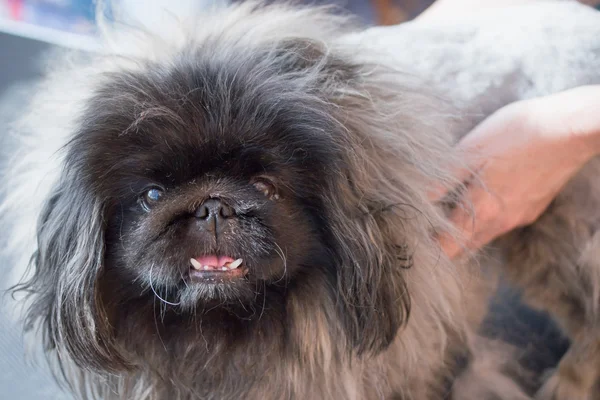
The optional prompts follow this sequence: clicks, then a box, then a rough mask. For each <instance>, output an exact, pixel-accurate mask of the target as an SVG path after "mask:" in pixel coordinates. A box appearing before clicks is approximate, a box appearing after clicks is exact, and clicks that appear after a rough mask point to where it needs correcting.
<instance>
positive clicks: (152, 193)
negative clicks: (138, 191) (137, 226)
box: [140, 188, 163, 212]
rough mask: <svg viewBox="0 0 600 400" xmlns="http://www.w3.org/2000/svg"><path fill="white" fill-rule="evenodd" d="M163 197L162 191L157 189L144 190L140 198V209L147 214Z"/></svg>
mask: <svg viewBox="0 0 600 400" xmlns="http://www.w3.org/2000/svg"><path fill="white" fill-rule="evenodd" d="M162 196H163V191H162V190H161V189H159V188H151V189H148V190H146V192H144V194H143V195H142V196H141V199H140V200H141V204H142V208H143V209H144V210H145V211H146V212H148V211H150V209H151V208H152V207H153V206H154V205H155V204H156V203H158V202H159V201H160V199H161V198H162Z"/></svg>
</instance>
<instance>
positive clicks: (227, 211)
mask: <svg viewBox="0 0 600 400" xmlns="http://www.w3.org/2000/svg"><path fill="white" fill-rule="evenodd" d="M220 213H221V217H223V218H231V217H233V214H234V212H233V208H231V207H229V206H227V205H225V204H222V205H221V210H220Z"/></svg>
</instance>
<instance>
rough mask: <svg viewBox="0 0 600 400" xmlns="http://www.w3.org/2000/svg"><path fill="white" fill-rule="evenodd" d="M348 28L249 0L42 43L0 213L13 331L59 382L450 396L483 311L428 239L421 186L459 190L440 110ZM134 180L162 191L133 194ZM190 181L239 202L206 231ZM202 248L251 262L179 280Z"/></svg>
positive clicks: (130, 391)
mask: <svg viewBox="0 0 600 400" xmlns="http://www.w3.org/2000/svg"><path fill="white" fill-rule="evenodd" d="M355 29H356V28H355V27H354V26H353V25H352V24H351V23H349V22H348V20H347V19H345V18H343V17H339V16H336V15H334V14H331V13H329V12H328V11H327V10H323V9H318V8H302V7H288V6H282V5H276V6H268V7H264V6H261V5H258V4H254V3H244V4H242V5H237V6H232V7H228V8H226V9H224V10H216V11H215V12H213V13H206V14H203V15H200V16H193V18H190V19H189V21H178V23H177V29H170V30H169V29H168V31H169V32H170V34H169V36H160V37H157V36H152V35H151V34H148V33H143V32H141V31H134V30H129V29H125V28H123V27H121V28H117V29H115V28H114V27H111V28H108V27H105V32H104V34H105V39H106V43H107V45H106V47H103V48H102V49H101V51H100V52H99V53H97V54H93V55H90V54H86V55H81V54H71V55H68V56H64V57H63V56H61V57H60V58H59V59H60V60H62V61H63V62H61V63H60V64H59V65H58V66H56V68H55V69H54V70H53V71H50V72H49V73H48V77H47V79H45V80H44V81H43V83H42V84H41V85H40V86H39V88H38V89H37V91H36V92H37V94H36V96H35V98H34V99H33V101H32V103H31V105H30V108H29V109H28V111H27V113H26V114H25V116H24V117H23V118H22V119H20V121H19V122H18V124H17V125H16V127H17V129H16V132H17V133H18V134H19V136H20V138H21V139H22V147H21V149H20V150H21V151H20V153H19V155H18V157H16V158H15V160H14V161H13V162H12V164H11V171H10V173H9V175H8V178H7V180H6V181H5V183H4V184H3V186H4V188H9V189H10V190H7V192H6V200H5V202H4V203H3V209H2V211H3V214H4V215H5V216H8V222H9V223H10V224H11V225H12V229H13V230H12V231H13V232H14V234H13V235H12V238H11V239H12V243H11V245H10V248H11V249H12V251H13V254H17V255H18V256H20V257H22V258H23V260H21V264H30V267H31V270H30V272H29V274H28V276H27V280H26V281H25V282H24V283H23V284H22V285H20V286H19V287H18V289H22V290H23V291H26V292H30V293H31V296H29V297H28V300H27V302H26V303H25V304H26V310H27V314H26V317H27V318H26V321H27V327H28V328H29V329H30V330H32V331H37V329H35V328H36V327H38V328H39V329H40V330H41V332H42V333H43V335H44V337H45V345H46V349H47V354H48V356H49V357H50V358H53V359H56V360H58V362H59V368H60V371H62V373H63V374H62V378H64V380H65V381H66V382H67V383H68V385H69V386H70V388H71V389H72V390H74V391H77V392H78V393H79V394H80V395H82V396H83V395H88V396H92V397H98V398H103V399H109V398H119V399H192V398H206V399H238V398H244V399H284V398H297V399H333V398H339V399H374V398H393V396H397V397H396V398H402V399H417V400H425V399H441V398H443V396H444V393H446V392H445V391H447V390H448V387H447V383H448V381H449V380H450V379H452V378H453V377H454V374H456V373H457V372H456V371H457V369H456V368H454V367H455V365H454V361H455V360H456V359H457V358H460V356H462V355H464V354H465V352H467V351H468V349H470V348H471V347H470V346H471V345H472V344H473V343H474V342H473V341H471V340H470V339H471V338H472V337H473V336H472V330H471V329H472V328H471V327H473V326H476V324H477V323H478V322H479V319H480V317H481V315H482V313H483V310H484V309H485V301H484V300H482V299H483V298H484V297H482V296H481V289H482V288H483V287H484V286H483V285H482V282H481V281H482V279H480V276H479V274H478V273H473V272H472V271H471V270H470V267H469V265H472V264H469V265H467V264H465V265H462V264H460V263H451V262H450V261H449V260H447V259H446V258H445V256H444V255H443V254H441V251H440V249H439V246H438V245H437V244H436V242H435V240H434V238H433V236H434V233H435V232H437V231H441V230H444V231H447V232H452V229H451V227H449V226H447V222H446V221H445V219H444V218H443V217H444V216H443V213H442V212H440V210H439V209H437V208H436V207H435V206H434V205H432V204H431V203H430V202H429V201H428V200H427V198H428V196H427V194H428V192H429V191H430V190H431V189H432V188H433V187H434V184H435V185H440V183H441V184H442V186H444V185H445V187H446V188H457V187H459V186H460V182H455V181H454V180H453V178H452V177H451V176H450V175H449V172H448V171H452V170H454V169H455V168H456V167H457V166H458V165H459V162H458V160H459V158H460V157H459V155H458V154H455V152H454V150H453V149H452V147H451V143H452V138H451V136H450V134H449V131H450V126H451V121H448V120H447V115H451V114H452V113H453V111H452V110H450V109H449V108H448V107H447V105H446V103H445V102H444V101H442V99H441V98H439V97H437V96H436V95H435V94H434V93H429V90H428V89H427V88H428V85H427V83H426V82H422V81H419V80H417V79H416V78H415V77H414V76H406V75H403V74H402V73H400V72H398V71H396V70H394V69H391V68H384V67H382V66H379V65H375V64H371V63H367V62H361V61H360V60H361V59H365V60H366V59H369V58H373V57H374V54H372V50H370V49H369V47H368V46H365V47H364V48H360V47H358V48H357V46H356V43H353V44H349V43H346V41H344V40H342V39H343V38H344V37H345V35H347V34H349V33H352V32H354V31H355ZM55 65H56V64H55ZM422 115H427V118H426V119H424V118H422ZM265 177H268V179H269V180H270V182H272V183H273V185H274V188H275V189H276V190H277V196H276V197H274V196H264V194H263V193H261V191H260V190H257V188H256V186H255V185H253V184H254V183H255V182H256V180H257V179H263V178H265ZM148 185H158V186H160V187H161V188H162V189H163V190H164V195H163V198H162V199H161V200H160V201H159V202H158V203H157V204H156V205H154V206H153V207H152V208H151V209H150V210H144V209H143V207H141V205H140V196H141V195H143V193H144V190H145V189H146V188H147V187H148ZM436 187H437V188H438V189H439V186H436ZM207 198H219V199H220V200H221V201H223V202H224V203H226V204H227V205H228V206H229V207H231V208H232V209H233V210H234V211H235V218H233V219H230V220H228V222H227V225H226V226H225V228H224V231H223V232H222V234H220V235H219V237H218V238H215V237H214V236H211V235H208V234H207V233H206V232H204V231H202V230H201V229H199V228H198V227H197V225H195V224H196V220H195V219H194V218H193V214H194V212H195V210H196V209H197V208H198V206H199V205H200V204H202V202H203V201H204V200H206V199H207ZM40 210H41V211H40ZM34 230H35V232H36V234H35V236H33V235H32V232H33V231H34ZM33 237H35V240H33ZM213 253H215V254H216V253H218V254H224V255H228V256H231V257H233V258H238V257H239V258H242V259H244V266H243V267H244V268H245V271H246V272H247V273H246V274H245V275H244V276H243V277H241V278H238V279H234V280H232V281H229V282H219V281H217V282H208V281H200V282H197V281H191V280H190V279H189V278H188V274H189V271H190V262H189V260H190V258H194V257H198V256H199V255H202V254H213ZM32 255H33V257H32V258H31V256H32ZM30 258H31V261H30V260H29V259H30ZM16 262H17V263H18V261H16ZM17 293H20V291H18V292H17ZM490 374H491V373H490ZM490 376H491V375H488V376H487V378H486V379H488V380H491V379H492V378H490ZM499 382H502V381H501V380H500V381H499ZM491 386H494V385H491ZM496 386H497V385H496ZM497 390H499V391H502V392H505V393H507V396H509V397H505V398H506V399H508V398H521V397H510V394H509V392H510V393H513V394H514V393H517V392H518V389H515V388H513V387H512V386H511V387H510V388H508V389H507V388H505V389H498V388H497ZM511 390H514V391H511ZM473 393H475V392H473ZM523 396H524V395H523ZM460 398H461V399H462V398H466V397H460ZM473 398H476V397H473ZM494 398H497V397H494Z"/></svg>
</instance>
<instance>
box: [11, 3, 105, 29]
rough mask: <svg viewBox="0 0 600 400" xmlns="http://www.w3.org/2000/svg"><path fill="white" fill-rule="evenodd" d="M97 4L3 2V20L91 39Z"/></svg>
mask: <svg viewBox="0 0 600 400" xmlns="http://www.w3.org/2000/svg"><path fill="white" fill-rule="evenodd" d="M94 8H95V6H94V0H0V17H1V18H4V19H8V20H11V21H15V22H23V23H27V24H31V25H37V26H41V27H45V28H51V29H57V30H61V31H66V32H71V33H78V34H84V35H91V34H93V33H94V32H95V24H94Z"/></svg>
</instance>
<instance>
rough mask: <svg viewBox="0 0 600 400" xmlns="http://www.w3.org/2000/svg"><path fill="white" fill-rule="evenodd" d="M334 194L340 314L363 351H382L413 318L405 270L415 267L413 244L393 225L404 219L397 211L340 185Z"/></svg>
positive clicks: (347, 332) (334, 241) (333, 211)
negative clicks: (411, 251) (399, 216)
mask: <svg viewBox="0 0 600 400" xmlns="http://www.w3.org/2000/svg"><path fill="white" fill-rule="evenodd" d="M344 186H345V185H344ZM347 188H348V187H347V186H346V189H347ZM333 193H336V194H335V195H334V197H335V198H333V199H330V202H331V205H332V208H331V211H330V212H331V214H330V216H329V218H330V219H331V225H332V232H333V235H334V236H335V237H334V238H333V240H332V242H333V243H334V245H333V247H334V248H333V250H334V253H335V256H336V258H337V267H338V270H337V295H338V296H339V298H338V299H337V300H338V305H339V307H340V308H339V315H340V318H341V321H342V324H343V328H344V330H345V333H346V336H347V338H348V340H349V341H350V342H351V344H352V345H353V347H354V349H355V350H356V352H357V353H358V354H361V353H365V352H378V351H381V350H383V349H385V348H386V347H387V346H388V345H389V344H390V343H391V342H392V341H393V340H394V338H395V337H396V334H397V333H398V330H399V329H400V328H401V327H402V325H403V324H404V323H406V322H407V320H408V318H409V314H410V310H411V299H410V294H409V293H408V290H407V285H406V281H405V278H404V276H403V273H404V272H405V271H406V269H408V268H410V267H411V266H412V258H411V254H410V248H409V246H407V242H406V240H405V239H404V238H403V237H399V236H398V230H397V227H396V226H393V225H394V224H395V223H396V222H399V221H398V220H397V219H398V216H397V215H393V211H390V210H384V209H382V208H381V207H379V208H377V207H378V206H377V205H375V204H368V202H365V199H362V200H361V199H359V197H357V196H356V194H355V193H350V192H344V188H340V187H339V186H338V188H337V189H336V190H334V191H333ZM400 223H401V222H400Z"/></svg>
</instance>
